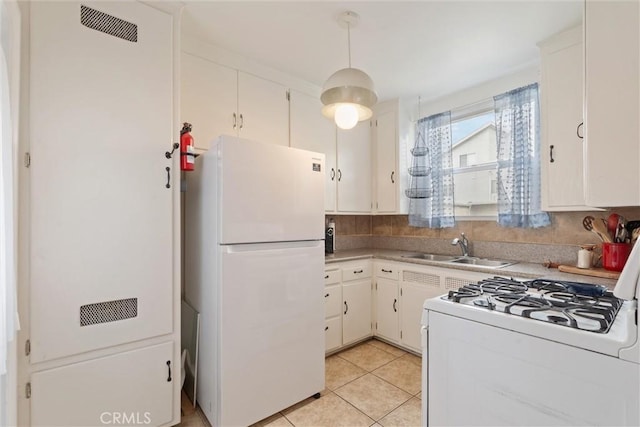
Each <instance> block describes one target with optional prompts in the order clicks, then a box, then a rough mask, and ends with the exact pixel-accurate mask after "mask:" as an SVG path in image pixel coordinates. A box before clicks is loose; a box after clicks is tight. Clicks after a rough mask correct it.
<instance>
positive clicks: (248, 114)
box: [238, 71, 289, 146]
mask: <svg viewBox="0 0 640 427" xmlns="http://www.w3.org/2000/svg"><path fill="white" fill-rule="evenodd" d="M238 114H239V116H238V126H239V128H240V136H241V137H242V138H246V139H251V140H253V141H260V142H268V143H270V144H277V145H285V146H288V145H289V101H287V88H286V87H284V86H282V85H281V84H278V83H275V82H272V81H269V80H265V79H262V78H260V77H257V76H254V75H251V74H247V73H243V72H242V71H239V72H238Z"/></svg>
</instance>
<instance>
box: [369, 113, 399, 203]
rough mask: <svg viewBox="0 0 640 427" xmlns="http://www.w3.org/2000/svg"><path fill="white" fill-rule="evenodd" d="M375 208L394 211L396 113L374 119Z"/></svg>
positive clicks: (396, 176)
mask: <svg viewBox="0 0 640 427" xmlns="http://www.w3.org/2000/svg"><path fill="white" fill-rule="evenodd" d="M374 139H375V159H376V162H375V170H374V174H373V176H374V178H375V189H376V197H375V210H376V211H377V212H395V211H396V210H397V198H398V184H397V182H398V172H397V170H396V164H397V162H396V153H397V151H398V148H397V145H398V144H397V141H398V136H397V120H396V113H395V112H393V111H389V112H386V113H383V114H380V115H379V116H378V117H377V118H376V121H375V138H374Z"/></svg>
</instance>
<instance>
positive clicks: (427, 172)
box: [406, 111, 455, 228]
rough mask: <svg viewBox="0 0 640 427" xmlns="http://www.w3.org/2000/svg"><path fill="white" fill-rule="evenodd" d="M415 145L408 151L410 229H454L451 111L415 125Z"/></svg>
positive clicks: (407, 192) (422, 120)
mask: <svg viewBox="0 0 640 427" xmlns="http://www.w3.org/2000/svg"><path fill="white" fill-rule="evenodd" d="M416 134H417V135H418V136H417V137H416V143H415V145H414V147H413V149H412V150H411V154H412V155H413V162H412V166H411V168H409V175H411V186H410V188H409V189H408V190H407V191H406V195H407V197H409V225H410V226H412V227H429V228H446V227H453V226H455V216H454V203H453V169H452V167H451V166H452V157H451V156H452V151H451V147H452V145H451V111H446V112H444V113H440V114H435V115H433V116H429V117H426V118H423V119H420V120H419V121H418V123H416Z"/></svg>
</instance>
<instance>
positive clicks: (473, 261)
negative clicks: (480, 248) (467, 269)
mask: <svg viewBox="0 0 640 427" xmlns="http://www.w3.org/2000/svg"><path fill="white" fill-rule="evenodd" d="M450 262H451V263H455V264H468V265H477V266H479V267H489V268H502V267H506V266H508V265H513V264H515V262H511V261H502V260H497V259H486V258H476V257H463V258H458V259H454V260H452V261H450Z"/></svg>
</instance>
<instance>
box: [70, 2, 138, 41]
mask: <svg viewBox="0 0 640 427" xmlns="http://www.w3.org/2000/svg"><path fill="white" fill-rule="evenodd" d="M80 23H81V24H82V25H84V26H85V27H88V28H91V29H92V30H96V31H100V32H103V33H105V34H109V35H111V36H114V37H118V38H121V39H124V40H127V41H130V42H133V43H137V42H138V26H137V25H136V24H132V23H131V22H127V21H125V20H122V19H120V18H116V17H115V16H111V15H109V14H106V13H104V12H100V11H99V10H96V9H92V8H90V7H87V6H85V5H80Z"/></svg>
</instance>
